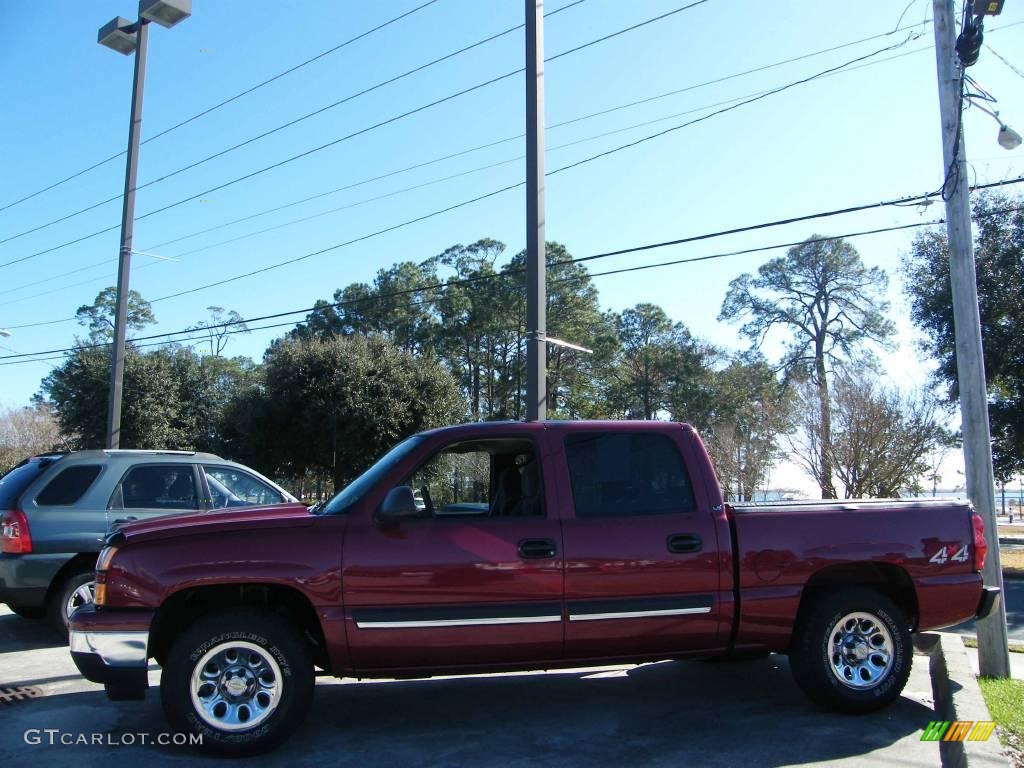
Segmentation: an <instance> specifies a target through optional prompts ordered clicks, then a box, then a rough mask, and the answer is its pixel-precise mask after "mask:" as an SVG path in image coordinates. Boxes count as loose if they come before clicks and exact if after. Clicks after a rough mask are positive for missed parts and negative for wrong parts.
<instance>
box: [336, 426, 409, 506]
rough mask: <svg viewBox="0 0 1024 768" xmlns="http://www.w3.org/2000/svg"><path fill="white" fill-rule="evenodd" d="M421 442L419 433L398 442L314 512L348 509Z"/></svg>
mask: <svg viewBox="0 0 1024 768" xmlns="http://www.w3.org/2000/svg"><path fill="white" fill-rule="evenodd" d="M421 442H423V437H422V436H421V435H413V436H412V437H409V438H406V439H405V440H403V441H402V442H400V443H399V444H398V445H396V446H395V447H394V448H392V449H391V450H390V451H388V452H387V453H385V454H384V456H383V457H382V458H381V459H379V460H378V461H377V463H376V464H374V465H373V466H372V467H370V468H369V469H368V470H366V471H365V472H363V474H361V475H360V476H359V477H357V478H356V479H355V480H353V481H352V482H351V483H349V484H348V485H346V486H345V487H344V488H343V489H342V491H341V492H340V493H337V494H335V495H334V497H333V498H332V499H331V500H330V501H328V502H327V504H325V505H324V506H323V507H322V508H320V509H318V510H316V513H317V514H319V515H336V514H338V513H340V512H345V511H346V510H348V508H349V507H351V506H352V505H353V504H355V503H356V502H357V501H359V499H361V498H362V497H363V494H364V493H366V492H367V491H368V490H370V488H372V487H373V486H374V485H376V484H377V481H378V480H379V479H380V478H381V477H382V476H383V475H386V474H387V473H388V472H390V471H391V469H393V468H394V467H395V466H397V465H398V464H399V462H401V461H402V459H404V458H405V457H406V456H408V455H409V454H410V453H411V452H412V451H413V449H414V448H415V447H416V446H417V445H419V444H420V443H421Z"/></svg>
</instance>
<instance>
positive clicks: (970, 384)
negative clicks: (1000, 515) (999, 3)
mask: <svg viewBox="0 0 1024 768" xmlns="http://www.w3.org/2000/svg"><path fill="white" fill-rule="evenodd" d="M932 16H933V19H934V24H933V26H934V28H935V62H936V69H937V72H938V79H939V108H940V110H941V112H942V148H943V165H942V167H943V169H944V170H945V181H944V183H943V187H942V192H943V197H944V198H945V199H946V235H947V239H948V242H949V282H950V288H951V289H952V293H953V325H954V326H955V330H956V368H957V382H958V384H959V387H960V415H961V421H962V425H963V427H962V429H963V438H964V474H965V477H966V482H967V497H968V498H969V499H970V500H971V502H972V503H973V504H974V508H975V509H976V510H977V511H978V514H979V515H981V517H982V519H983V520H984V522H985V542H986V543H987V544H988V556H987V557H986V558H985V572H984V579H985V583H986V584H989V585H992V586H998V587H1002V586H1003V573H1002V570H1001V568H1000V563H999V533H998V530H997V528H996V523H997V521H996V509H995V486H994V482H993V472H992V445H991V443H990V442H989V440H990V439H991V438H990V434H989V422H988V397H987V394H986V385H985V365H984V355H983V348H982V339H981V318H980V314H979V310H978V283H977V276H976V274H975V266H974V243H973V241H972V237H971V201H970V190H969V189H968V187H967V178H968V177H967V157H966V152H965V147H964V136H963V116H962V110H963V104H962V103H961V93H962V90H961V89H962V81H961V77H962V73H961V72H958V71H957V63H956V61H957V54H956V52H955V41H956V30H955V29H954V25H953V18H954V17H953V0H932ZM951 178H952V180H953V181H952V183H951V181H950V179H951ZM950 187H951V188H950ZM1003 594H1005V593H1003ZM978 664H979V667H980V670H981V674H982V675H984V676H985V677H1009V676H1010V653H1009V648H1008V646H1007V632H1006V607H1005V605H1004V604H1003V601H1002V600H998V601H996V610H994V611H992V613H990V614H989V615H988V616H987V617H986V618H984V619H979V620H978Z"/></svg>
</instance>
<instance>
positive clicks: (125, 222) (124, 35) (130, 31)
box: [97, 0, 192, 448]
mask: <svg viewBox="0 0 1024 768" xmlns="http://www.w3.org/2000/svg"><path fill="white" fill-rule="evenodd" d="M191 14H192V0H140V1H139V18H138V20H137V21H135V22H134V23H130V22H129V21H128V20H127V19H124V18H122V17H120V16H118V17H117V18H115V19H113V20H112V21H110V22H109V23H108V24H105V25H104V26H103V27H102V28H101V29H100V31H99V35H98V36H97V40H98V42H99V43H100V45H105V46H106V47H108V48H111V49H112V50H115V51H117V52H118V53H122V54H124V55H126V56H127V55H128V54H130V53H132V52H134V53H135V79H134V80H133V82H132V111H131V119H130V121H129V123H128V159H127V161H126V164H125V171H124V204H123V207H122V209H121V250H120V255H119V258H118V267H117V308H116V310H115V313H114V345H113V350H112V354H111V365H110V400H109V408H108V411H107V441H106V442H107V448H119V447H120V445H121V395H122V391H123V386H124V347H125V331H126V326H127V325H128V291H129V277H130V274H131V268H132V230H133V228H134V224H135V179H136V177H137V175H138V168H139V134H140V133H141V128H142V91H143V86H144V85H145V79H146V48H147V42H148V34H147V30H148V25H149V22H151V21H155V22H156V23H157V24H159V25H161V26H163V27H173V26H174V25H175V24H177V23H179V22H181V21H184V20H185V19H187V18H188V17H189V16H190V15H191Z"/></svg>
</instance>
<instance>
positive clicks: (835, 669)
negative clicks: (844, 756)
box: [789, 589, 912, 713]
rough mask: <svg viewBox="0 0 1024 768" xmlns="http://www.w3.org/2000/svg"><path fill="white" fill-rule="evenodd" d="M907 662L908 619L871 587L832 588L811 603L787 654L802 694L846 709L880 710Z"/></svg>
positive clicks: (896, 691) (902, 679)
mask: <svg viewBox="0 0 1024 768" xmlns="http://www.w3.org/2000/svg"><path fill="white" fill-rule="evenodd" d="M911 661H912V646H911V641H910V621H909V619H908V618H907V617H906V615H905V614H904V613H903V611H901V610H900V609H899V608H898V607H897V606H896V604H895V603H893V602H892V600H890V599H889V598H887V597H886V596H885V595H882V594H881V593H879V592H875V591H874V590H870V589H846V590H842V591H840V592H833V593H831V594H829V595H827V596H825V597H824V598H822V599H820V600H819V601H818V602H816V603H815V604H814V605H812V606H811V608H810V610H809V611H808V612H807V613H806V615H805V616H804V617H803V619H802V621H801V623H800V625H799V626H798V627H797V628H796V633H795V635H794V638H793V646H792V648H791V649H790V654H789V664H790V668H791V669H792V671H793V677H794V678H795V679H796V682H797V684H798V685H799V686H800V687H801V688H802V689H803V691H804V693H806V694H807V695H808V696H810V697H811V698H812V699H814V700H815V701H816V702H818V703H819V704H823V705H825V706H827V707H830V708H832V709H837V710H840V711H842V712H851V713H861V712H871V711H873V710H876V709H881V708H882V707H884V706H886V705H888V704H890V703H891V702H893V701H894V700H895V699H896V698H897V697H899V695H900V693H901V692H902V691H903V687H904V686H905V685H906V684H907V678H908V677H909V676H910V665H911Z"/></svg>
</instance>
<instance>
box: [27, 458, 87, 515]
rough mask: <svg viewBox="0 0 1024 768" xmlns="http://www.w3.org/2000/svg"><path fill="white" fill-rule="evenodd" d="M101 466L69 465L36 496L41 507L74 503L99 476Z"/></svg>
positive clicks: (63, 505)
mask: <svg viewBox="0 0 1024 768" xmlns="http://www.w3.org/2000/svg"><path fill="white" fill-rule="evenodd" d="M99 474H100V468H99V467H98V466H94V465H85V466H78V467H68V468H67V469H65V470H64V471H63V472H61V473H59V474H58V475H57V476H56V477H55V478H53V480H51V481H50V482H49V483H47V484H46V487H45V488H43V490H42V491H40V492H39V495H38V496H36V504H38V505H39V506H41V507H58V506H59V507H66V506H68V505H70V504H74V503H75V502H76V501H78V500H79V499H80V498H82V496H84V495H85V492H86V491H87V490H89V487H90V486H91V485H92V484H93V481H94V480H95V479H96V478H97V477H99Z"/></svg>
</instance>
